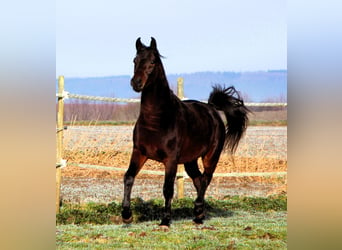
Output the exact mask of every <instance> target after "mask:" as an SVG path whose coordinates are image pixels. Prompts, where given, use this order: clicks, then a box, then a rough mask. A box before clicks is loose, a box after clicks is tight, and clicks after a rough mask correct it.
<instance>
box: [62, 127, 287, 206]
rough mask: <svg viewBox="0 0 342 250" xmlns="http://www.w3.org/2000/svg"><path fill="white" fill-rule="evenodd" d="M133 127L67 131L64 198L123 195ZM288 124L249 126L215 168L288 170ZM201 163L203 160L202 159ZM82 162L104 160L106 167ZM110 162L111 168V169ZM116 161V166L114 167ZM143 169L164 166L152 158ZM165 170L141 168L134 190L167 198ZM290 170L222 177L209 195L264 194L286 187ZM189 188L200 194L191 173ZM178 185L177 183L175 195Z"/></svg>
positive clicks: (118, 198)
mask: <svg viewBox="0 0 342 250" xmlns="http://www.w3.org/2000/svg"><path fill="white" fill-rule="evenodd" d="M131 135H132V127H129V126H121V127H120V126H113V127H96V126H94V127H71V128H68V130H67V131H66V133H65V137H64V144H65V150H64V154H63V155H64V158H65V159H67V160H68V166H67V167H66V168H63V169H62V186H61V197H62V202H63V201H64V202H76V203H83V202H111V201H121V200H122V193H123V175H124V173H125V171H126V169H127V167H128V164H129V159H130V151H131V144H132V141H131ZM286 136H287V131H286V128H285V129H284V128H277V127H275V128H271V127H270V128H253V127H252V128H249V129H248V130H247V133H246V136H245V137H244V138H243V140H242V142H241V143H240V145H239V148H238V151H237V152H236V154H235V156H234V157H232V156H231V155H229V154H228V153H222V154H221V158H220V161H219V163H218V165H217V168H216V171H215V173H236V172H237V173H244V172H248V173H255V172H286V171H287V157H286V153H287V148H286V144H287V143H286ZM198 163H199V166H200V168H202V167H201V160H199V161H198ZM77 164H89V165H93V166H94V165H95V166H99V167H100V168H101V169H96V168H87V167H80V166H78V165H77ZM106 167H108V169H106ZM111 167H115V168H116V170H112V169H111ZM143 170H154V171H156V170H157V171H163V170H164V166H163V165H162V164H160V163H158V162H155V161H152V160H148V161H147V162H146V163H145V165H144V167H143ZM163 178H164V177H163V176H162V175H151V174H144V173H139V174H138V176H137V178H136V181H135V184H134V187H133V191H132V198H133V197H141V198H143V199H145V200H148V199H151V198H162V197H163V195H162V186H163ZM286 190H287V179H286V175H285V176H267V177H265V176H264V177H218V176H215V175H214V178H213V180H212V182H211V184H210V186H209V188H208V190H207V196H212V197H213V198H217V199H223V198H224V197H226V196H228V195H246V196H262V197H266V196H268V195H273V194H280V193H286V192H287V191H286ZM184 193H185V195H186V196H188V197H196V191H195V188H194V187H193V184H192V181H191V179H190V178H185V180H184ZM176 196H177V191H176V188H175V197H176Z"/></svg>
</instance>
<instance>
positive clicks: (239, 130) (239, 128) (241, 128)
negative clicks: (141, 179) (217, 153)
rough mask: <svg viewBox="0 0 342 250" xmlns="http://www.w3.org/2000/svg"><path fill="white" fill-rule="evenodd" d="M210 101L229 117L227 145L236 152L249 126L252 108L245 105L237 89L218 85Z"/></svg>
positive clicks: (214, 88) (232, 151)
mask: <svg viewBox="0 0 342 250" xmlns="http://www.w3.org/2000/svg"><path fill="white" fill-rule="evenodd" d="M208 103H209V104H211V105H214V107H215V108H216V109H217V110H222V111H223V112H224V114H225V116H226V119H227V125H226V138H225V147H226V148H227V149H229V150H230V151H231V153H234V152H235V151H236V148H237V146H238V144H239V141H240V139H241V138H242V136H243V134H244V132H245V131H246V128H247V122H248V116H247V115H248V113H249V112H250V110H249V109H248V108H247V107H246V106H245V105H244V103H243V100H242V98H241V97H240V95H239V93H238V92H237V91H236V89H235V88H234V87H233V86H231V87H229V88H225V87H221V86H219V85H216V86H214V87H213V91H212V92H211V94H210V96H209V100H208Z"/></svg>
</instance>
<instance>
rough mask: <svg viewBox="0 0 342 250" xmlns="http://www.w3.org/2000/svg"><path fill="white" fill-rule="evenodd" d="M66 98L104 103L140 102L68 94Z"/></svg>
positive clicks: (129, 99)
mask: <svg viewBox="0 0 342 250" xmlns="http://www.w3.org/2000/svg"><path fill="white" fill-rule="evenodd" d="M68 97H69V98H74V99H82V100H93V101H104V102H140V99H133V98H115V97H101V96H89V95H78V94H70V93H69V94H68Z"/></svg>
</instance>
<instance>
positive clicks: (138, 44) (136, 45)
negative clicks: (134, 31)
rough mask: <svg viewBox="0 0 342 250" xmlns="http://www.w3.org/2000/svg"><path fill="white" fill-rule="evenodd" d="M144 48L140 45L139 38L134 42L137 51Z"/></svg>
mask: <svg viewBox="0 0 342 250" xmlns="http://www.w3.org/2000/svg"><path fill="white" fill-rule="evenodd" d="M144 47H145V46H144V44H142V43H141V40H140V37H139V38H138V39H137V41H136V42H135V48H136V49H137V51H139V50H141V49H143V48H144Z"/></svg>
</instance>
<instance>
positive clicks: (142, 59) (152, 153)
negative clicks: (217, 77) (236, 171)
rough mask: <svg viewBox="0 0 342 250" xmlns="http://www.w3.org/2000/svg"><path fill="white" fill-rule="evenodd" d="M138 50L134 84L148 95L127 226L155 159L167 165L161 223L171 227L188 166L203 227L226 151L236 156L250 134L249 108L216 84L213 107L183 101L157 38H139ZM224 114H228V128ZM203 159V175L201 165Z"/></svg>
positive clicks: (127, 188)
mask: <svg viewBox="0 0 342 250" xmlns="http://www.w3.org/2000/svg"><path fill="white" fill-rule="evenodd" d="M136 50H137V54H136V57H135V58H134V75H133V77H132V80H131V85H132V87H133V89H134V90H135V91H136V92H142V93H141V104H140V114H139V118H138V120H137V122H136V124H135V127H134V132H133V152H132V156H131V160H130V164H129V168H128V170H127V172H126V174H125V176H124V198H123V203H122V206H123V210H122V219H123V222H124V223H131V222H132V212H131V209H130V199H131V190H132V186H133V183H134V179H135V176H136V175H137V174H138V172H139V171H140V169H141V168H142V166H143V165H144V163H145V162H146V160H147V159H152V160H155V161H159V162H162V163H163V164H164V165H165V179H164V186H163V194H164V197H165V210H164V215H163V218H162V221H161V224H160V225H161V226H169V225H170V221H171V200H172V197H173V192H174V181H175V177H176V173H177V164H184V167H185V170H186V172H187V174H188V175H189V176H190V177H191V179H192V181H193V183H194V186H195V187H196V190H197V195H198V196H197V198H196V200H195V204H194V215H195V219H194V222H195V223H198V224H201V223H203V219H204V195H205V192H206V189H207V187H208V185H209V183H210V181H211V179H212V177H213V173H214V171H215V168H216V165H217V162H218V160H219V157H220V154H221V151H222V150H223V148H224V147H225V146H226V148H227V149H228V150H230V151H231V152H232V153H234V151H235V150H236V148H237V146H238V143H239V141H240V139H241V137H242V136H243V134H244V132H245V130H246V127H247V121H248V117H247V115H248V112H249V110H248V109H247V108H246V106H245V105H244V103H243V100H242V99H241V98H240V96H239V94H238V92H237V91H236V90H235V88H234V87H229V88H224V87H220V86H215V87H214V89H213V91H212V93H211V94H210V96H209V99H208V104H206V103H202V102H199V101H193V100H191V101H190V100H189V101H181V100H180V99H179V98H178V97H177V96H176V95H174V94H173V92H172V91H171V90H170V87H169V84H168V81H167V79H166V75H165V71H164V68H163V64H162V61H161V56H160V54H159V52H158V49H157V44H156V40H155V39H154V38H153V37H152V40H151V43H150V46H149V47H147V46H145V45H144V44H142V43H141V40H140V38H138V39H137V41H136ZM218 110H221V111H223V112H224V114H225V117H226V120H227V121H226V122H227V125H226V126H225V124H224V122H223V121H222V119H221V117H220V115H219V112H218ZM200 157H201V158H202V162H203V167H204V171H203V173H201V171H200V170H199V168H198V165H197V159H198V158H200Z"/></svg>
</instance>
